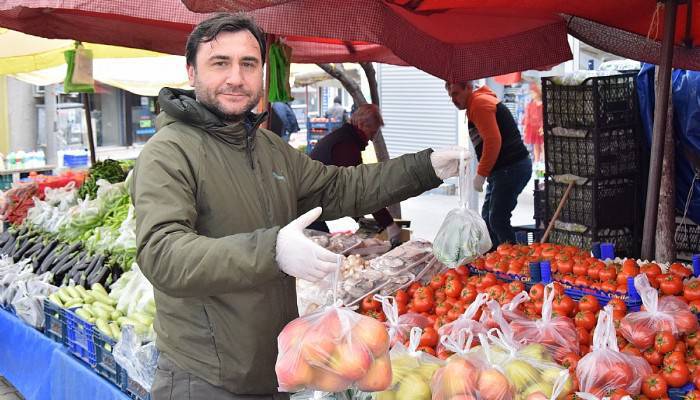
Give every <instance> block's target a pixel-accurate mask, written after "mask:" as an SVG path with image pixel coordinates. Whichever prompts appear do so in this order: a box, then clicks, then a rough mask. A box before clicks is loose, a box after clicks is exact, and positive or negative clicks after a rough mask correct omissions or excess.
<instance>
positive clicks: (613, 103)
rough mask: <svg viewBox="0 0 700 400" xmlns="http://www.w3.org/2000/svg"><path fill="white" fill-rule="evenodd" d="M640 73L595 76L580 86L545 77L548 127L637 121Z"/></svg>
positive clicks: (543, 99) (545, 110)
mask: <svg viewBox="0 0 700 400" xmlns="http://www.w3.org/2000/svg"><path fill="white" fill-rule="evenodd" d="M635 76H636V74H633V73H632V74H619V75H611V76H602V77H592V78H588V79H586V80H584V81H583V82H582V83H581V84H580V85H559V84H557V83H555V81H554V79H553V78H542V104H543V113H544V124H545V127H562V128H572V129H586V128H599V129H603V128H611V127H620V126H629V125H634V124H636V122H637V106H636V100H635V98H636V91H635Z"/></svg>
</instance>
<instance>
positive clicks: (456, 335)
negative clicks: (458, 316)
mask: <svg viewBox="0 0 700 400" xmlns="http://www.w3.org/2000/svg"><path fill="white" fill-rule="evenodd" d="M473 341H474V335H473V334H471V333H470V332H469V331H468V330H467V329H462V330H460V331H456V332H452V334H451V335H446V336H442V337H441V338H440V345H441V346H442V347H443V348H445V349H446V350H447V351H449V352H452V353H454V355H453V356H452V357H450V358H449V359H448V360H447V362H446V364H445V365H444V366H443V367H441V368H440V369H438V370H437V371H435V374H434V375H433V378H432V381H431V383H430V389H431V391H432V393H433V398H432V400H450V399H454V398H460V397H459V396H463V398H474V399H479V400H482V399H483V400H487V399H488V400H510V399H512V392H511V391H509V390H508V389H509V386H510V385H509V384H508V381H507V380H506V378H505V376H503V374H502V373H500V372H498V371H496V372H497V374H494V373H492V372H491V371H490V370H492V369H491V368H489V365H488V362H487V361H486V359H485V356H484V354H483V352H482V351H479V350H472V342H473ZM486 371H489V372H486ZM493 371H495V370H493ZM484 373H486V375H485V378H492V379H491V380H493V381H494V382H495V381H496V380H497V379H498V378H499V376H498V375H500V377H501V381H500V382H497V385H496V387H497V390H496V392H498V391H499V390H498V389H501V388H503V387H504V386H501V385H502V384H504V383H505V388H506V390H505V392H506V393H505V395H500V393H496V392H494V393H495V394H496V395H498V396H496V397H494V398H491V397H489V396H488V395H490V394H492V392H493V390H491V391H487V392H486V393H485V395H484V396H482V395H481V390H480V389H484V388H485V385H484V384H485V382H486V380H485V379H484V380H483V381H481V382H480V380H481V376H482V374H484ZM480 383H481V385H480ZM499 386H500V387H499Z"/></svg>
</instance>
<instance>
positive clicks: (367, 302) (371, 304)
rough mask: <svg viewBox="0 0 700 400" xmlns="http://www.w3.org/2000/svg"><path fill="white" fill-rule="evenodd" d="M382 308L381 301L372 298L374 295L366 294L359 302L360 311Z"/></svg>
mask: <svg viewBox="0 0 700 400" xmlns="http://www.w3.org/2000/svg"><path fill="white" fill-rule="evenodd" d="M381 308H382V303H380V302H378V301H377V300H375V299H374V295H373V294H370V295H367V296H366V297H365V298H364V299H362V302H361V303H360V311H379V309H381Z"/></svg>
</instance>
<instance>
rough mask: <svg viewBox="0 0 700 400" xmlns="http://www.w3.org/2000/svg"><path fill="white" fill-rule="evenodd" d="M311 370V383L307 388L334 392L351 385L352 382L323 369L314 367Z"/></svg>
mask: <svg viewBox="0 0 700 400" xmlns="http://www.w3.org/2000/svg"><path fill="white" fill-rule="evenodd" d="M313 370H314V373H313V377H312V378H311V383H310V384H309V385H307V387H308V388H309V389H314V390H321V391H324V392H330V393H335V392H342V391H343V390H346V389H348V388H349V387H350V386H351V385H352V382H350V381H347V380H345V379H343V377H341V376H339V375H336V374H334V373H332V372H330V371H327V370H325V369H322V368H319V367H314V368H313Z"/></svg>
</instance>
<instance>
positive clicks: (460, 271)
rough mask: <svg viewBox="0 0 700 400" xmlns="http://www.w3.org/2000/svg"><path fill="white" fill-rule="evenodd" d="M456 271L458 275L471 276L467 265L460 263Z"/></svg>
mask: <svg viewBox="0 0 700 400" xmlns="http://www.w3.org/2000/svg"><path fill="white" fill-rule="evenodd" d="M455 272H457V275H460V276H469V268H467V266H466V265H460V266H459V267H457V268H455Z"/></svg>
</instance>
